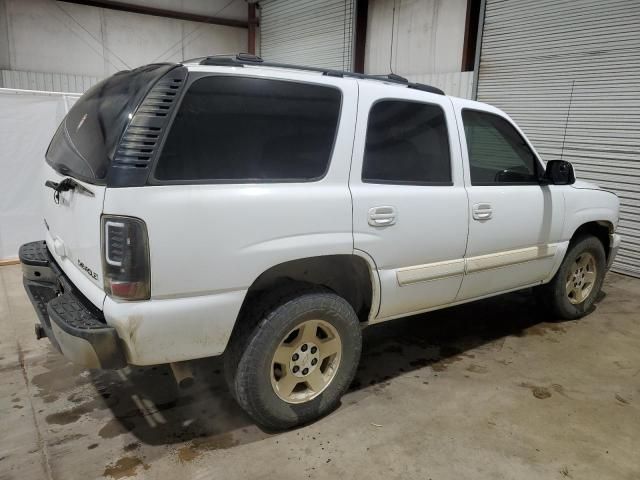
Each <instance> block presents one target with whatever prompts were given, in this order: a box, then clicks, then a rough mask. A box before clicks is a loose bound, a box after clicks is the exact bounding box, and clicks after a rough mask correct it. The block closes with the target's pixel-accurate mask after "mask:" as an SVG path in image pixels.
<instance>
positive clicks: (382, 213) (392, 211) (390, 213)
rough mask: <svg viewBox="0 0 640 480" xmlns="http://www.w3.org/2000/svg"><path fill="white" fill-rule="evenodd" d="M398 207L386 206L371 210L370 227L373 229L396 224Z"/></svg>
mask: <svg viewBox="0 0 640 480" xmlns="http://www.w3.org/2000/svg"><path fill="white" fill-rule="evenodd" d="M396 217H397V212H396V207H392V206H390V205H384V206H380V207H373V208H370V209H369V225H371V226H372V227H388V226H389V225H393V224H395V223H396Z"/></svg>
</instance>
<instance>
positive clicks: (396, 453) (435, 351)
mask: <svg viewBox="0 0 640 480" xmlns="http://www.w3.org/2000/svg"><path fill="white" fill-rule="evenodd" d="M638 25H640V3H638V2H636V1H634V0H610V1H606V2H602V1H595V0H594V1H592V0H579V1H569V0H563V1H551V0H543V1H540V2H528V1H525V0H264V1H258V2H253V1H249V2H247V1H246V0H231V1H230V0H182V1H181V2H171V1H168V0H135V1H134V0H127V1H111V0H102V1H97V0H96V1H94V0H73V1H72V0H69V1H57V0H0V71H1V72H0V73H1V75H0V105H1V107H0V145H2V148H0V206H1V209H0V326H1V327H2V331H3V332H4V335H2V336H0V376H1V382H0V414H1V415H2V427H3V434H2V435H0V480H5V479H6V480H8V479H22V478H25V479H41V478H42V479H63V478H64V479H74V478H115V479H118V478H150V479H152V478H175V477H182V478H217V477H224V478H276V477H278V478H336V477H338V476H343V477H346V478H364V477H371V478H421V479H427V478H431V479H434V480H436V479H460V478H526V479H528V478H531V479H534V478H535V479H538V478H558V479H564V478H570V479H571V478H573V479H578V478H580V479H583V478H587V479H591V478H592V479H605V478H611V479H629V480H631V479H638V478H640V456H639V455H638V452H640V433H639V432H640V349H639V348H638V345H640V314H639V313H638V311H639V309H640V163H638V162H639V158H640V157H639V155H640V113H639V112H640V100H638V98H639V94H640V29H639V28H638ZM236 52H249V53H255V54H257V55H260V56H261V57H263V58H264V59H265V60H269V61H274V62H283V63H291V64H303V65H309V66H313V67H322V68H330V69H339V70H348V71H355V72H361V73H369V74H388V73H395V74H397V75H401V76H403V77H405V78H407V79H409V80H410V81H416V82H422V83H428V84H430V85H434V86H436V87H438V88H441V89H443V90H444V91H445V93H446V94H448V95H452V96H458V97H463V98H469V99H477V100H480V101H483V102H487V103H491V104H493V105H495V106H497V107H498V108H501V109H502V110H504V111H505V112H507V113H508V114H509V115H510V116H511V117H512V118H513V119H514V120H515V121H516V122H517V123H518V124H519V125H520V126H521V127H522V129H523V130H524V132H525V133H526V134H527V136H528V137H529V138H530V140H531V141H532V143H533V145H534V146H535V147H536V149H537V151H538V153H539V154H540V155H541V156H542V158H543V160H551V159H558V158H562V159H565V160H568V161H570V162H571V163H572V164H573V165H574V167H575V169H576V173H577V176H578V177H579V178H580V179H584V180H588V181H591V182H594V183H596V184H598V185H599V186H601V187H602V188H604V189H606V190H610V191H612V192H614V193H616V194H617V195H618V196H619V198H620V201H621V216H620V227H619V233H620V234H621V235H622V236H623V243H622V246H621V248H620V252H619V253H618V256H617V259H616V262H615V263H614V265H613V267H612V272H610V273H609V274H608V275H607V278H606V280H605V284H604V287H603V292H602V294H601V297H600V298H599V300H598V303H597V307H596V309H595V311H594V312H593V313H591V314H590V315H589V316H587V317H585V318H584V319H581V320H577V321H564V322H560V321H558V320H557V319H555V318H553V317H550V316H549V315H548V314H546V313H545V312H544V311H543V310H542V309H541V308H539V306H538V305H537V304H536V301H535V298H534V297H533V296H532V295H530V292H528V291H523V292H516V293H511V294H507V295H503V296H499V297H494V298H491V299H487V300H482V301H480V302H476V303H472V304H468V305H462V306H458V307H453V308H449V309H445V310H441V311H437V312H432V313H428V314H423V315H419V316H413V317H408V318H405V319H402V320H397V321H394V322H386V323H382V324H379V325H375V326H372V327H370V328H367V329H366V330H365V331H364V351H363V356H362V361H361V363H360V368H359V370H358V374H357V376H356V379H355V381H354V382H353V384H352V385H351V387H350V390H349V393H348V394H347V395H346V396H345V397H343V399H342V403H341V405H340V407H339V408H338V409H336V410H335V411H334V412H333V413H331V414H330V415H328V416H326V417H325V418H323V419H321V420H319V421H317V422H315V423H313V424H311V425H309V426H306V427H302V428H298V429H295V430H291V431H287V432H283V433H282V432H281V433H274V432H267V431H264V430H261V429H260V428H259V427H257V426H256V425H255V424H254V423H253V422H252V421H251V420H250V419H249V418H248V417H247V416H246V415H245V414H244V413H243V412H242V411H241V410H240V408H239V407H238V406H237V405H236V403H235V402H234V400H233V399H232V398H231V396H230V395H229V393H228V391H227V387H226V386H225V383H224V379H223V375H222V361H221V359H208V360H199V361H195V362H193V369H194V372H195V376H196V382H195V384H194V386H193V387H191V388H190V389H181V388H178V387H177V386H176V383H175V381H174V379H173V377H172V374H171V371H170V369H169V368H168V366H167V367H165V366H158V367H127V368H125V369H123V370H118V371H90V370H83V369H82V368H80V367H77V366H74V365H73V364H72V363H70V362H68V361H67V360H65V358H64V357H62V356H61V355H59V354H58V352H57V351H55V349H53V348H52V347H51V345H50V344H49V343H48V342H47V341H46V340H43V341H38V340H36V338H35V336H34V334H33V325H34V323H35V322H36V314H35V312H34V310H33V307H32V306H31V304H30V303H29V300H28V298H27V296H26V294H25V292H24V289H23V286H22V273H21V268H20V265H19V264H18V263H17V261H16V258H17V252H18V247H19V246H20V245H21V244H22V243H25V242H28V241H32V240H33V239H37V238H41V236H42V234H41V230H42V213H41V207H40V204H39V202H40V195H39V192H40V189H41V184H40V182H39V181H37V182H36V181H34V178H39V177H38V169H39V168H40V166H41V163H42V158H43V156H44V151H45V150H46V148H47V145H48V143H49V141H50V139H51V136H52V135H53V133H54V131H55V129H56V128H57V126H58V124H59V122H60V121H61V120H62V118H63V116H64V115H65V113H66V112H68V110H69V108H70V107H71V106H72V105H73V103H74V102H75V101H76V100H77V99H78V98H79V96H80V95H81V94H82V93H83V92H85V91H86V90H87V89H89V88H90V87H91V86H93V85H95V84H96V83H97V82H98V81H100V80H101V79H103V78H105V77H107V76H109V75H112V74H113V73H115V72H117V71H120V70H123V69H130V68H134V67H136V66H139V65H143V64H147V63H153V62H180V61H182V60H185V59H189V58H195V57H200V56H206V55H214V54H221V53H236Z"/></svg>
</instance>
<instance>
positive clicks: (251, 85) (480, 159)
mask: <svg viewBox="0 0 640 480" xmlns="http://www.w3.org/2000/svg"><path fill="white" fill-rule="evenodd" d="M46 160H47V165H46V167H45V172H44V178H43V179H42V180H43V183H45V185H46V186H43V190H42V191H43V199H44V204H45V214H44V226H45V231H44V234H45V240H44V241H40V242H33V243H29V244H26V245H24V246H23V247H22V248H21V250H20V258H21V261H22V264H23V270H24V278H25V287H26V290H27V292H28V294H29V296H30V298H31V300H32V302H33V304H34V306H35V307H36V311H37V313H38V316H39V320H40V323H39V324H38V325H37V326H36V333H37V334H38V336H40V337H41V336H45V335H46V336H47V337H48V338H49V339H50V341H51V342H52V343H53V345H55V346H56V347H57V348H58V349H59V350H60V351H61V352H62V353H63V354H64V355H65V356H66V357H68V358H69V359H71V360H72V361H74V362H77V363H79V364H82V365H85V366H87V367H89V368H122V367H124V366H126V365H127V364H132V365H152V364H161V363H169V364H172V365H173V366H174V367H175V368H176V371H177V367H178V366H180V365H184V364H180V363H179V362H183V361H185V360H190V359H196V358H202V357H209V356H215V355H221V354H223V353H224V356H225V364H226V375H227V380H228V382H229V389H230V390H231V392H232V394H233V395H234V397H235V398H236V399H237V401H238V402H239V403H240V405H241V406H242V407H243V408H244V409H245V410H246V411H247V412H248V413H249V414H250V415H251V416H252V417H253V418H254V419H255V420H256V421H257V422H258V423H259V424H261V425H263V426H265V427H269V428H286V427H291V426H294V425H298V424H301V423H304V422H308V421H310V420H313V419H315V418H317V417H319V416H321V415H323V414H324V413H326V412H328V411H330V410H331V409H332V408H333V407H334V406H335V405H336V404H337V402H338V401H339V399H340V396H341V395H342V394H343V393H344V391H345V390H346V389H347V387H348V386H349V383H350V382H351V380H352V378H353V376H354V372H355V371H356V367H357V364H358V360H359V358H360V350H361V328H362V327H364V326H366V325H371V324H374V323H378V322H382V321H385V320H390V319H393V318H397V317H401V316H405V315H409V314H414V313H419V312H426V311H429V310H434V309H439V308H443V307H446V306H450V305H455V304H459V303H463V302H469V301H472V300H476V299H480V298H484V297H488V296H491V295H497V294H501V293H504V292H509V291H512V290H518V289H523V288H527V287H534V286H537V287H538V288H537V289H536V290H537V291H538V293H539V294H540V296H541V298H543V299H544V300H545V302H546V303H547V304H548V306H549V307H551V310H552V311H553V312H555V315H556V316H557V317H560V318H578V317H581V316H583V315H585V314H586V313H588V312H589V310H590V309H591V308H592V305H593V303H594V300H595V298H596V296H597V294H598V292H599V290H600V287H601V285H602V281H603V278H604V275H605V272H606V270H607V269H608V268H609V266H610V265H611V262H612V261H613V258H614V256H615V254H616V251H617V249H618V245H619V242H620V239H619V236H618V235H617V234H616V233H614V232H615V230H616V226H617V224H618V209H619V202H618V199H617V197H616V196H615V195H613V194H611V193H608V192H605V191H603V190H600V189H599V188H598V187H596V186H594V185H591V184H588V183H585V182H576V181H575V178H574V174H573V169H572V167H571V165H570V164H569V163H567V162H563V161H560V160H556V161H550V162H548V163H547V164H546V167H545V164H544V163H543V162H542V161H541V160H540V158H539V156H538V155H537V154H536V152H535V150H534V149H533V147H532V146H531V144H530V143H529V142H528V141H527V139H526V137H525V136H524V134H523V133H522V132H521V131H520V129H519V128H518V127H517V126H516V125H515V124H514V123H513V122H512V121H511V119H510V118H509V117H508V116H507V115H506V114H505V113H504V112H502V111H500V110H498V109H497V108H494V107H491V106H489V105H485V104H482V103H477V102H472V101H469V100H462V99H459V98H451V97H448V96H445V95H444V94H443V93H442V92H441V91H439V90H438V89H436V88H433V87H429V86H426V85H420V84H413V83H409V82H407V81H406V80H405V79H403V78H401V77H397V76H394V75H390V76H385V77H374V76H365V75H358V74H353V73H348V72H337V71H322V70H319V69H311V68H304V67H293V66H290V65H277V64H268V63H266V62H263V61H262V60H261V59H260V58H258V57H253V56H248V55H242V54H241V55H238V56H234V57H232V56H227V57H207V58H201V59H197V60H194V61H189V62H185V63H184V64H180V65H174V64H171V65H170V64H156V65H149V66H145V67H142V68H138V69H136V70H132V71H127V72H121V73H118V74H116V75H114V76H112V77H110V78H108V79H107V80H105V81H103V82H102V83H100V84H98V85H97V86H95V87H93V88H92V89H91V90H89V91H88V92H87V93H86V94H85V95H84V96H83V97H82V98H81V99H80V100H79V101H78V102H77V103H76V104H75V105H74V107H73V108H72V109H71V111H70V112H69V114H68V115H67V117H66V118H65V120H64V121H63V122H62V124H61V125H60V127H59V129H58V131H57V132H56V134H55V136H54V138H53V140H52V142H51V145H50V147H49V149H48V151H47V155H46Z"/></svg>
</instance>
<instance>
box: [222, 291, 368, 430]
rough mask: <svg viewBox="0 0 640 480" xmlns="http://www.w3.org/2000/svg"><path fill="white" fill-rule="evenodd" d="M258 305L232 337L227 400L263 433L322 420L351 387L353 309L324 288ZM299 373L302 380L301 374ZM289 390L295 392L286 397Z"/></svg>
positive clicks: (355, 334)
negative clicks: (232, 400)
mask: <svg viewBox="0 0 640 480" xmlns="http://www.w3.org/2000/svg"><path fill="white" fill-rule="evenodd" d="M270 298H271V300H272V301H269V299H270ZM258 302H259V303H258V304H257V305H255V306H254V307H255V308H249V309H247V310H248V311H253V312H255V314H256V315H257V317H254V320H253V326H252V325H251V323H252V322H251V321H250V319H248V318H246V317H245V318H244V321H245V324H246V325H249V327H245V328H241V329H239V330H238V332H237V334H236V335H234V338H232V340H231V345H230V347H229V350H228V352H229V355H228V356H227V357H226V359H225V364H226V365H225V370H226V378H227V381H228V382H229V390H230V391H232V395H233V396H234V397H235V399H236V401H237V402H238V403H239V404H240V406H241V407H242V408H243V409H244V410H245V411H246V412H247V413H248V414H249V416H251V418H252V419H253V420H254V421H255V422H256V423H258V424H259V425H260V426H262V427H264V428H266V429H268V430H283V429H287V428H291V427H295V426H298V425H302V424H305V423H308V422H310V421H312V420H315V419H317V418H320V417H322V416H324V415H326V414H327V413H329V412H330V411H332V410H333V409H334V408H335V407H336V406H337V405H338V403H339V401H340V398H341V396H342V395H343V394H344V392H345V391H346V390H347V388H348V387H349V385H350V384H351V382H352V380H353V377H354V376H355V373H356V369H357V367H358V362H359V360H360V352H361V349H362V336H361V329H360V322H359V320H358V317H357V316H356V314H355V312H354V310H353V308H352V307H351V305H350V304H349V303H348V302H347V301H346V300H344V299H343V298H342V297H340V296H338V295H336V294H335V293H333V292H331V291H329V290H325V289H312V290H303V291H298V292H295V293H289V294H285V296H284V297H283V296H280V298H276V299H274V297H273V296H272V295H270V296H269V295H268V296H267V297H263V298H262V300H259V301H258ZM247 320H249V321H248V322H247ZM256 320H257V321H256ZM336 338H337V341H336ZM305 346H306V347H307V348H306V349H305V350H304V351H303V350H302V349H304V348H305ZM334 350H335V352H334ZM329 351H331V352H332V353H331V354H330V355H327V356H326V357H323V355H324V354H325V353H328V352H329ZM296 353H297V356H296ZM276 354H278V355H276ZM274 356H275V357H274ZM294 357H295V359H296V362H294V361H293V359H294ZM289 359H291V360H289ZM276 360H278V361H276ZM279 360H282V362H280V361H279ZM312 362H314V363H313V364H312ZM296 367H298V370H297V372H296V374H295V375H294V373H293V372H294V370H295V369H296ZM305 369H306V371H308V374H305V375H303V372H305ZM285 377H286V379H285ZM327 379H328V380H327ZM312 380H313V381H312ZM296 382H297V383H296ZM291 385H295V388H294V389H293V390H292V391H291V392H290V393H287V392H288V389H289V387H291ZM312 385H313V386H315V387H316V388H312Z"/></svg>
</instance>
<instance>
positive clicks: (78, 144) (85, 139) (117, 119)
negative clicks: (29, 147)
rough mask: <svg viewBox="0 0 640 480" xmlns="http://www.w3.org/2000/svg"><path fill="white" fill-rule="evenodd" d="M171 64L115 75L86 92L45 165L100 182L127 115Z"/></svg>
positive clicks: (56, 138) (55, 140)
mask: <svg viewBox="0 0 640 480" xmlns="http://www.w3.org/2000/svg"><path fill="white" fill-rule="evenodd" d="M171 68H173V67H172V66H171V65H167V64H162V65H160V64H158V65H147V66H145V67H141V68H137V69H135V70H131V71H126V72H119V73H116V74H115V75H113V76H111V77H109V78H107V79H106V80H103V81H102V82H100V83H98V84H97V85H95V86H94V87H92V88H91V89H89V90H88V91H87V92H86V93H85V94H84V95H83V96H82V97H81V98H80V99H79V100H78V101H77V102H76V103H75V104H74V105H73V107H72V108H71V110H70V111H69V113H68V114H67V116H66V117H65V119H64V120H63V121H62V123H61V124H60V126H59V127H58V130H57V131H56V133H55V135H54V137H53V139H52V140H51V144H50V145H49V149H48V150H47V156H46V157H47V162H48V163H49V164H50V165H51V166H52V167H53V168H54V169H56V170H57V171H59V172H60V173H62V174H64V175H70V176H73V177H76V178H79V179H81V180H86V181H88V182H92V183H104V179H105V178H106V176H107V171H108V169H109V164H110V163H111V159H112V158H113V155H114V153H115V150H116V148H117V146H118V141H119V140H120V137H121V135H122V133H123V132H124V129H125V127H126V126H127V124H128V122H129V120H130V118H131V115H133V113H134V111H135V109H136V108H137V106H138V105H139V104H140V102H141V101H142V99H143V98H144V96H145V95H146V93H147V91H148V90H149V89H150V88H151V86H153V84H154V83H155V82H156V81H157V80H158V79H159V78H160V77H161V76H162V75H164V74H165V73H167V72H168V71H169V70H170V69H171Z"/></svg>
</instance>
